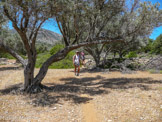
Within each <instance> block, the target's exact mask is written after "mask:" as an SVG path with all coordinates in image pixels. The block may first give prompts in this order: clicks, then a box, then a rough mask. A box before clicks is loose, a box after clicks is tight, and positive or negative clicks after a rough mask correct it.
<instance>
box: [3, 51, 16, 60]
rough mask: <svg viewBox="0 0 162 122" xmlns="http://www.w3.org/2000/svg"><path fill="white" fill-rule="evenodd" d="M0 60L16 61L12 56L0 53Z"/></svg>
mask: <svg viewBox="0 0 162 122" xmlns="http://www.w3.org/2000/svg"><path fill="white" fill-rule="evenodd" d="M0 58H7V59H15V58H14V57H13V56H12V55H10V54H9V53H6V52H2V53H0Z"/></svg>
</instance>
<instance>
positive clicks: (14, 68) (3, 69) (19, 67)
mask: <svg viewBox="0 0 162 122" xmlns="http://www.w3.org/2000/svg"><path fill="white" fill-rule="evenodd" d="M20 69H22V66H17V67H0V71H6V70H20Z"/></svg>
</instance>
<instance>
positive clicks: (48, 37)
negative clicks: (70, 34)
mask: <svg viewBox="0 0 162 122" xmlns="http://www.w3.org/2000/svg"><path fill="white" fill-rule="evenodd" d="M11 32H12V33H16V31H15V30H13V29H12V30H11ZM61 39H62V35H60V34H58V33H55V32H53V31H50V30H46V29H40V31H39V32H38V36H37V42H36V43H39V42H41V43H46V44H50V45H53V44H55V43H56V42H57V41H61Z"/></svg>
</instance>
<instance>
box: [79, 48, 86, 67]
mask: <svg viewBox="0 0 162 122" xmlns="http://www.w3.org/2000/svg"><path fill="white" fill-rule="evenodd" d="M80 58H81V60H82V65H83V66H84V65H85V55H84V52H83V51H82V52H81V53H80Z"/></svg>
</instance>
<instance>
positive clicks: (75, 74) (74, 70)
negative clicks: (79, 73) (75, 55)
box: [74, 65, 77, 75]
mask: <svg viewBox="0 0 162 122" xmlns="http://www.w3.org/2000/svg"><path fill="white" fill-rule="evenodd" d="M76 69H77V67H76V65H75V69H74V72H75V75H76Z"/></svg>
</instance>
